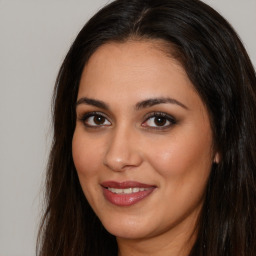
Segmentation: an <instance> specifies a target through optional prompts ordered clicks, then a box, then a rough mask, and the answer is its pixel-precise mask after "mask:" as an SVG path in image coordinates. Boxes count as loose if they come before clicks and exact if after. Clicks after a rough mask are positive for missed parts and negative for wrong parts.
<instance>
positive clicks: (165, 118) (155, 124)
mask: <svg viewBox="0 0 256 256" xmlns="http://www.w3.org/2000/svg"><path fill="white" fill-rule="evenodd" d="M174 124H176V120H175V119H174V118H173V117H172V116H170V115H168V114H166V113H162V112H156V113H151V114H150V116H149V117H148V118H147V119H146V121H145V122H143V123H142V126H143V127H148V128H153V129H165V128H169V127H171V126H172V125H174Z"/></svg>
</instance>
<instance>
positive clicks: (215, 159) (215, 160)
mask: <svg viewBox="0 0 256 256" xmlns="http://www.w3.org/2000/svg"><path fill="white" fill-rule="evenodd" d="M219 162H220V154H219V152H216V153H215V155H214V158H213V163H214V164H219Z"/></svg>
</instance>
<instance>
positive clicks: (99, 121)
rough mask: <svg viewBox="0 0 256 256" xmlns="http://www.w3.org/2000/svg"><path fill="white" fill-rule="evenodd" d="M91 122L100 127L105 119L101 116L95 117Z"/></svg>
mask: <svg viewBox="0 0 256 256" xmlns="http://www.w3.org/2000/svg"><path fill="white" fill-rule="evenodd" d="M93 121H94V123H95V124H98V125H101V124H103V123H104V121H105V117H102V116H95V117H94V119H93Z"/></svg>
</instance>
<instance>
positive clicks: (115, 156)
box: [104, 124, 142, 171]
mask: <svg viewBox="0 0 256 256" xmlns="http://www.w3.org/2000/svg"><path fill="white" fill-rule="evenodd" d="M141 161H142V158H141V155H140V152H139V149H138V144H136V131H134V130H133V129H132V128H131V127H128V126H127V125H126V124H122V125H119V126H118V127H116V128H114V129H113V131H112V136H110V139H109V141H108V147H107V150H106V154H105V159H104V164H105V165H106V166H108V167H109V168H110V169H112V170H114V171H123V170H125V169H127V168H132V167H136V166H139V165H140V164H141Z"/></svg>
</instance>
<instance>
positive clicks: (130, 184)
mask: <svg viewBox="0 0 256 256" xmlns="http://www.w3.org/2000/svg"><path fill="white" fill-rule="evenodd" d="M101 186H103V187H105V188H119V189H126V188H152V187H156V186H155V185H149V184H144V183H141V182H137V181H123V182H117V181H112V180H111V181H104V182H102V183H101Z"/></svg>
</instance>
